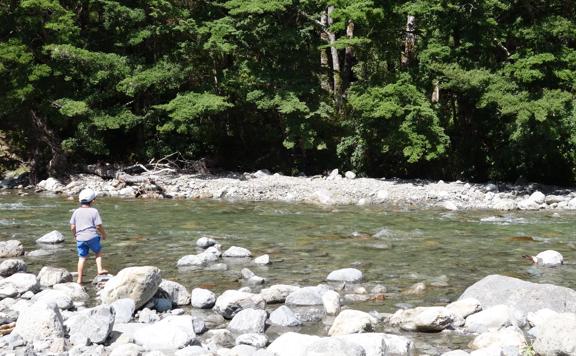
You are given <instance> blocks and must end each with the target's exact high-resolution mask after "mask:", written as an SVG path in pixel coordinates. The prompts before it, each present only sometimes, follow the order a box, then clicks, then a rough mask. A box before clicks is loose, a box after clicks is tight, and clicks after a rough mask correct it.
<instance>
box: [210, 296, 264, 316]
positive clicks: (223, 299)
mask: <svg viewBox="0 0 576 356" xmlns="http://www.w3.org/2000/svg"><path fill="white" fill-rule="evenodd" d="M265 307H266V302H265V301H264V298H262V296H260V295H259V294H253V293H246V292H240V291H235V290H227V291H225V292H224V293H222V295H221V296H219V297H218V299H216V303H215V304H214V311H215V312H217V313H219V314H220V315H222V316H223V317H225V318H227V319H232V318H233V317H234V315H236V313H238V312H239V311H241V310H243V309H248V308H252V309H264V308H265Z"/></svg>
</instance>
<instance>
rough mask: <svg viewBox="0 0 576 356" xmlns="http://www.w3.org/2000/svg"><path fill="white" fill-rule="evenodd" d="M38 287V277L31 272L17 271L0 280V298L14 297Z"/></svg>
mask: <svg viewBox="0 0 576 356" xmlns="http://www.w3.org/2000/svg"><path fill="white" fill-rule="evenodd" d="M39 289H40V283H38V279H36V276H35V275H34V274H32V273H23V272H18V273H14V274H13V275H11V276H9V277H6V278H4V279H2V280H0V298H5V297H14V296H19V295H22V294H24V293H26V292H33V293H35V292H37V291H38V290H39Z"/></svg>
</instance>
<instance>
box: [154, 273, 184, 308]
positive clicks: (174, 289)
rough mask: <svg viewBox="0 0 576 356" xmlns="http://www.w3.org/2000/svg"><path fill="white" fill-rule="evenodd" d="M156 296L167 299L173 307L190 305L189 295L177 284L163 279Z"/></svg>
mask: <svg viewBox="0 0 576 356" xmlns="http://www.w3.org/2000/svg"><path fill="white" fill-rule="evenodd" d="M156 295H157V296H158V297H165V298H167V299H169V300H170V301H171V302H172V304H173V305H187V304H190V293H188V291H187V290H186V287H184V286H183V285H181V284H180V283H178V282H173V281H169V280H166V279H163V280H162V282H161V283H160V286H159V287H158V292H157V293H156Z"/></svg>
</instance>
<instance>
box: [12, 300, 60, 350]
mask: <svg viewBox="0 0 576 356" xmlns="http://www.w3.org/2000/svg"><path fill="white" fill-rule="evenodd" d="M13 333H14V334H17V335H20V336H21V337H22V338H23V339H24V340H26V341H27V342H34V341H36V340H40V341H42V340H46V339H48V340H51V339H56V338H62V337H64V335H65V329H64V323H63V322H62V316H61V315H60V310H59V309H58V307H57V306H56V305H55V304H45V303H41V302H40V303H35V304H33V305H32V306H31V307H30V308H28V309H25V310H22V312H20V316H19V317H18V320H17V321H16V327H15V328H14V331H13Z"/></svg>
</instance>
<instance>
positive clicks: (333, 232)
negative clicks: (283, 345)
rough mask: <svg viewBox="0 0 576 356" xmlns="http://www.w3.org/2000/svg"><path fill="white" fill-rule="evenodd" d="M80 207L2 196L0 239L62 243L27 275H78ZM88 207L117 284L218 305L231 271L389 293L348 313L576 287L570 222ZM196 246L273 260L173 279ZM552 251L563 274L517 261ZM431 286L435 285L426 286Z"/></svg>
mask: <svg viewBox="0 0 576 356" xmlns="http://www.w3.org/2000/svg"><path fill="white" fill-rule="evenodd" d="M76 207H77V204H76V202H75V201H71V200H67V199H66V198H64V197H60V196H52V197H46V196H34V195H32V196H24V197H21V196H17V195H15V194H7V195H0V238H1V239H2V240H4V241H5V240H8V239H17V240H20V241H22V243H23V244H24V247H25V249H26V251H32V250H35V249H41V248H44V247H43V246H40V245H37V244H36V243H35V240H36V239H37V238H39V237H40V236H42V235H43V234H45V233H47V232H50V231H52V230H59V231H61V232H62V233H64V234H65V236H66V237H67V241H66V243H65V244H64V246H61V247H57V248H55V249H53V250H52V253H51V254H50V255H48V256H43V257H36V258H32V257H23V259H24V260H25V261H26V262H27V264H28V269H29V271H30V272H33V273H37V272H38V271H39V270H40V268H41V267H42V266H44V265H51V266H55V267H64V268H66V269H68V270H70V271H74V270H75V268H76V262H77V258H76V254H75V245H74V241H73V240H72V237H71V234H70V232H69V225H68V221H69V218H70V214H71V212H72V210H73V209H74V208H76ZM95 207H97V208H98V209H99V210H100V213H101V215H102V218H103V221H104V226H105V227H106V229H107V231H108V234H109V238H108V240H106V241H105V242H104V253H105V257H104V264H105V267H107V268H108V269H109V270H110V271H111V272H112V273H114V272H117V271H119V270H121V269H122V268H124V267H128V266H138V265H153V266H157V267H159V268H160V269H161V270H162V276H163V278H166V279H171V280H175V281H177V282H179V283H181V284H183V285H184V286H186V287H187V288H188V290H191V289H192V288H194V287H198V286H202V287H204V288H209V289H211V290H213V291H215V292H217V293H219V292H222V291H224V290H226V289H232V288H234V289H236V288H239V287H240V286H242V283H241V282H240V281H239V277H238V273H237V271H239V270H240V269H241V268H242V267H249V268H250V269H251V270H252V271H254V272H255V273H256V274H257V275H259V276H261V277H265V278H266V279H267V285H272V284H278V283H283V284H299V285H302V286H305V285H317V284H319V283H323V282H324V281H325V278H326V276H327V275H328V273H329V272H331V271H333V270H335V269H339V268H345V267H356V268H358V269H360V270H362V271H363V273H364V279H365V284H364V285H365V286H366V287H367V289H368V290H370V288H371V286H373V285H375V284H381V285H385V286H386V287H387V290H388V292H387V294H386V299H385V300H378V301H372V302H365V303H360V304H354V306H353V308H356V309H362V310H367V311H370V310H376V311H379V312H394V311H395V310H396V309H398V305H401V304H402V305H404V304H408V305H413V306H430V305H445V304H446V303H448V302H450V301H453V300H455V299H457V298H458V296H459V295H460V294H461V293H462V292H463V291H464V290H465V289H466V287H468V286H469V285H471V284H473V283H474V282H476V281H478V280H480V279H482V278H483V277H485V276H487V275H489V274H503V275H508V276H513V277H517V278H521V279H524V280H527V281H532V282H539V283H553V284H556V285H561V286H566V287H569V288H575V287H576V265H575V264H574V261H575V260H576V258H575V255H576V212H569V211H566V212H552V211H539V212H497V211H458V212H446V211H440V210H401V209H398V208H393V209H392V208H385V207H356V206H346V207H321V206H315V205H304V204H289V203H252V202H234V203H231V202H221V201H191V200H119V199H109V198H101V199H98V200H97V203H96V205H95ZM201 236H212V237H214V238H216V239H217V240H218V241H219V242H220V243H221V244H222V245H223V250H225V249H227V248H228V247H230V246H233V245H235V246H242V247H245V248H248V249H250V250H251V251H252V253H253V255H254V256H259V255H262V254H269V255H270V256H271V259H272V261H273V263H272V264H271V265H269V266H265V267H258V266H255V265H252V264H244V263H238V262H235V261H234V260H233V259H232V260H231V259H226V260H225V261H224V262H225V263H227V264H228V265H229V267H230V268H229V271H226V272H221V271H220V272H218V271H203V270H196V271H190V270H188V271H186V270H179V269H178V268H177V267H176V261H177V260H178V259H179V258H180V257H182V256H184V255H188V254H196V253H198V250H197V248H196V245H195V242H196V240H197V239H198V238H199V237H201ZM548 249H554V250H558V251H560V252H561V253H562V254H563V255H564V258H565V260H566V262H567V264H566V265H564V266H562V267H561V268H552V269H550V268H548V269H545V268H536V267H533V266H530V264H529V263H527V262H526V261H525V260H523V259H522V258H521V256H522V255H525V254H536V253H538V252H540V251H544V250H548ZM86 273H87V276H88V278H91V277H93V276H94V274H95V266H94V264H93V261H89V262H88V263H87V266H86ZM446 277H447V278H446ZM417 282H425V283H426V284H427V288H426V290H425V291H424V292H423V293H422V294H418V295H410V294H406V293H403V292H404V291H406V290H407V289H408V288H409V287H410V286H411V285H413V284H414V283H417ZM438 282H443V283H440V285H439V286H434V285H438ZM89 288H90V287H89ZM322 330H323V329H322V327H320V328H319V329H317V330H316V332H317V333H322V332H323V331H322ZM445 337H447V336H445V335H443V336H438V335H436V336H434V337H433V338H435V339H438V338H440V339H441V338H445ZM440 342H441V341H440Z"/></svg>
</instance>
